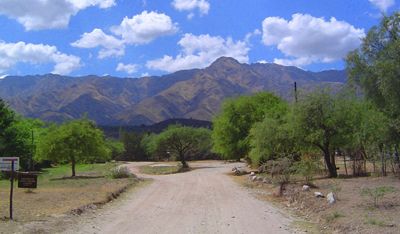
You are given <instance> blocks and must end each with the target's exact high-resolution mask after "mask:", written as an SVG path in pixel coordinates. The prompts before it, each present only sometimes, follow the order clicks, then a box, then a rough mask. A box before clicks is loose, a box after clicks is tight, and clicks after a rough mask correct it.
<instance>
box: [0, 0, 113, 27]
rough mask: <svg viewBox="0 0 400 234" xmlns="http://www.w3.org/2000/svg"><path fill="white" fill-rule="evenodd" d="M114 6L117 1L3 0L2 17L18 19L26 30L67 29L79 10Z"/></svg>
mask: <svg viewBox="0 0 400 234" xmlns="http://www.w3.org/2000/svg"><path fill="white" fill-rule="evenodd" d="M114 5H115V0H45V1H44V0H1V1H0V15H2V14H4V15H7V16H8V17H9V18H11V19H16V20H17V22H18V23H20V24H22V25H23V26H24V27H25V29H26V30H42V29H52V28H66V27H67V26H68V23H69V20H70V18H71V16H74V15H76V14H77V13H78V11H79V10H83V9H85V8H87V7H89V6H98V7H100V8H109V7H111V6H114Z"/></svg>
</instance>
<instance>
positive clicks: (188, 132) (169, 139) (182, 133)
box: [149, 124, 211, 168]
mask: <svg viewBox="0 0 400 234" xmlns="http://www.w3.org/2000/svg"><path fill="white" fill-rule="evenodd" d="M210 144H211V130H209V129H206V128H193V127H188V126H181V125H179V124H177V125H170V126H169V127H168V128H166V129H165V130H164V131H163V132H161V133H160V134H158V135H156V136H154V138H153V139H152V141H151V142H149V148H150V149H151V151H153V152H155V151H160V149H161V150H164V152H170V153H171V154H172V153H175V154H177V156H178V159H179V160H180V161H181V163H182V166H183V167H184V168H187V167H188V164H187V163H186V159H187V157H188V156H189V155H190V154H191V153H193V152H194V151H196V150H199V149H204V148H207V147H209V145H210Z"/></svg>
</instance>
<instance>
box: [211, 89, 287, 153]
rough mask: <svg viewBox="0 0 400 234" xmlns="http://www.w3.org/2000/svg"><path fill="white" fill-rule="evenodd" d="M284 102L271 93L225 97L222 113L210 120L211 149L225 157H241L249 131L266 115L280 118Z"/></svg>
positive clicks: (248, 144)
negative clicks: (211, 126)
mask: <svg viewBox="0 0 400 234" xmlns="http://www.w3.org/2000/svg"><path fill="white" fill-rule="evenodd" d="M286 110H287V104H286V103H285V102H284V101H283V100H282V99H281V98H280V97H277V96H275V95H274V94H273V93H272V92H262V93H256V94H253V95H251V96H238V97H233V98H229V99H226V100H225V101H224V103H223V104H222V109H221V113H220V114H219V115H217V116H215V118H214V120H213V132H212V139H213V140H214V146H213V148H212V151H213V152H215V153H219V154H221V155H222V158H225V159H240V158H241V157H245V156H246V155H247V154H248V153H249V151H250V139H249V137H248V136H249V132H250V129H251V127H252V126H253V124H255V123H257V122H260V121H262V120H263V119H264V117H265V116H267V115H268V116H271V117H272V118H279V116H281V115H284V113H285V112H286Z"/></svg>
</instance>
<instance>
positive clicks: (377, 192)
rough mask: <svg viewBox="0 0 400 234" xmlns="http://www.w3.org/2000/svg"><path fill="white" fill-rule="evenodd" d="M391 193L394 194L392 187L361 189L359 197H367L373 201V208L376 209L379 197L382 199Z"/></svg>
mask: <svg viewBox="0 0 400 234" xmlns="http://www.w3.org/2000/svg"><path fill="white" fill-rule="evenodd" d="M393 192H395V189H394V187H391V186H390V187H388V186H379V187H376V188H375V189H371V188H363V189H362V190H361V196H369V197H370V198H371V199H372V200H373V203H374V207H377V205H378V200H379V199H380V198H381V197H384V196H386V194H388V193H393Z"/></svg>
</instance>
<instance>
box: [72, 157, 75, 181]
mask: <svg viewBox="0 0 400 234" xmlns="http://www.w3.org/2000/svg"><path fill="white" fill-rule="evenodd" d="M71 165H72V177H75V157H74V156H72V157H71Z"/></svg>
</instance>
